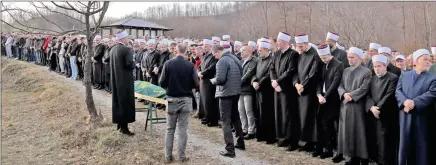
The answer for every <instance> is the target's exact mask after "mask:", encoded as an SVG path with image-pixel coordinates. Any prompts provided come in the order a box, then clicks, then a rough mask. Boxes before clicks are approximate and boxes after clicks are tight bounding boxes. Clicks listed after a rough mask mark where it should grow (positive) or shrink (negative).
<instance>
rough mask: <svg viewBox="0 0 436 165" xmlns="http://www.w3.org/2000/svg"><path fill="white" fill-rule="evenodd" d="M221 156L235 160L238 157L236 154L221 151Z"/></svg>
mask: <svg viewBox="0 0 436 165" xmlns="http://www.w3.org/2000/svg"><path fill="white" fill-rule="evenodd" d="M220 155H221V156H225V157H229V158H234V157H235V156H236V154H235V153H230V152H228V151H220Z"/></svg>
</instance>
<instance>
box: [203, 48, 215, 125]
mask: <svg viewBox="0 0 436 165" xmlns="http://www.w3.org/2000/svg"><path fill="white" fill-rule="evenodd" d="M217 62H218V60H217V59H215V57H214V56H213V55H212V53H209V54H206V55H204V56H203V58H202V61H201V64H200V66H199V67H198V70H199V72H200V73H202V74H203V78H201V80H200V115H203V114H204V115H203V116H205V119H206V120H205V121H206V122H207V123H212V124H216V123H218V120H219V119H220V114H219V109H218V102H217V99H216V98H215V89H216V86H215V85H213V84H212V83H211V82H210V79H212V78H214V77H215V73H216V67H215V66H216V63H217Z"/></svg>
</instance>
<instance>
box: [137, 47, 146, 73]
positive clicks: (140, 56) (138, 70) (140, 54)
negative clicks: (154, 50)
mask: <svg viewBox="0 0 436 165" xmlns="http://www.w3.org/2000/svg"><path fill="white" fill-rule="evenodd" d="M144 53H146V51H145V50H140V51H138V54H136V57H135V63H136V64H139V67H138V66H136V76H135V77H136V80H139V81H145V80H144V76H143V75H144V74H143V73H142V69H141V61H142V58H143V57H144Z"/></svg>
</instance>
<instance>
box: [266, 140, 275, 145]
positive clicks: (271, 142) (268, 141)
mask: <svg viewBox="0 0 436 165" xmlns="http://www.w3.org/2000/svg"><path fill="white" fill-rule="evenodd" d="M274 143H276V140H267V141H266V144H274Z"/></svg>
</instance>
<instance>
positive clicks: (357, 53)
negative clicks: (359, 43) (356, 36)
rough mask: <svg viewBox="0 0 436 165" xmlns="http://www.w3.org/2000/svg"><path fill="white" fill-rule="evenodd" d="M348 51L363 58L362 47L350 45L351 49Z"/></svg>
mask: <svg viewBox="0 0 436 165" xmlns="http://www.w3.org/2000/svg"><path fill="white" fill-rule="evenodd" d="M348 52H349V53H353V54H356V55H357V56H359V57H360V58H361V59H362V58H363V50H362V49H359V48H356V47H350V49H348Z"/></svg>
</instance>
